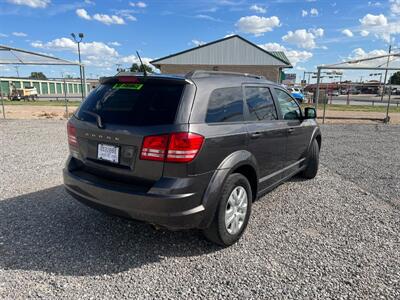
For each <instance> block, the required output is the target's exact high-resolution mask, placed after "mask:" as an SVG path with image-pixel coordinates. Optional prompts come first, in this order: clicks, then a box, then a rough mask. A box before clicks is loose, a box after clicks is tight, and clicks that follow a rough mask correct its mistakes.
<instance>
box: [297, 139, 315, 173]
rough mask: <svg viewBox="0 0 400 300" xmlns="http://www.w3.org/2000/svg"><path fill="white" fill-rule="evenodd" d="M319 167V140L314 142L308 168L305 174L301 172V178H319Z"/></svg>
mask: <svg viewBox="0 0 400 300" xmlns="http://www.w3.org/2000/svg"><path fill="white" fill-rule="evenodd" d="M318 165H319V146H318V142H317V140H315V139H314V140H313V141H312V144H311V147H310V151H309V153H308V157H307V167H306V168H305V170H304V171H303V172H301V174H300V175H301V176H302V177H304V178H306V179H312V178H314V177H315V176H317V173H318Z"/></svg>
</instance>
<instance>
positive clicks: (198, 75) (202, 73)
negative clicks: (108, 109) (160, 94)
mask: <svg viewBox="0 0 400 300" xmlns="http://www.w3.org/2000/svg"><path fill="white" fill-rule="evenodd" d="M218 75H222V76H238V77H251V78H256V79H265V77H264V76H261V75H254V74H248V73H238V72H226V71H204V70H195V71H191V72H189V73H187V74H186V75H185V77H186V78H201V77H208V76H218Z"/></svg>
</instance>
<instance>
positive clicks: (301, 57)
mask: <svg viewBox="0 0 400 300" xmlns="http://www.w3.org/2000/svg"><path fill="white" fill-rule="evenodd" d="M259 46H260V47H261V48H263V49H265V50H267V51H283V52H285V54H286V56H287V58H288V59H289V61H290V63H291V64H292V65H293V66H296V64H298V63H301V62H306V61H308V60H309V59H310V58H311V57H312V56H313V54H312V53H311V52H308V51H297V50H289V49H286V48H285V47H284V46H282V45H280V44H278V43H267V44H262V45H259Z"/></svg>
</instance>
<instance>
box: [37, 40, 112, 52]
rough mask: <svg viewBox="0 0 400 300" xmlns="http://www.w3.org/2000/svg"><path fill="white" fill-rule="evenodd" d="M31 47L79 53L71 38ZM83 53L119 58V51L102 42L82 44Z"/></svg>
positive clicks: (39, 43) (38, 43)
mask: <svg viewBox="0 0 400 300" xmlns="http://www.w3.org/2000/svg"><path fill="white" fill-rule="evenodd" d="M31 45H32V46H33V47H35V48H39V49H48V50H53V51H55V50H58V51H71V52H77V46H76V43H75V42H74V41H73V40H72V39H70V38H65V37H63V38H57V39H54V40H52V41H50V42H47V43H42V42H40V41H36V42H32V43H31ZM80 47H81V53H82V55H85V56H86V55H87V56H104V57H106V56H113V57H116V56H118V55H119V54H118V52H117V50H115V49H114V48H112V47H109V46H107V45H106V44H104V43H102V42H87V43H86V42H81V43H80Z"/></svg>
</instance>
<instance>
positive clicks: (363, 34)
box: [360, 30, 369, 37]
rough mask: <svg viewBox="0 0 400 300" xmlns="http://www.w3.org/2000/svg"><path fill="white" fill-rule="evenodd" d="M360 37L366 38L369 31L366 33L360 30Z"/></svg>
mask: <svg viewBox="0 0 400 300" xmlns="http://www.w3.org/2000/svg"><path fill="white" fill-rule="evenodd" d="M360 35H361V36H364V37H366V36H368V35H369V31H367V30H361V31H360Z"/></svg>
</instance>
